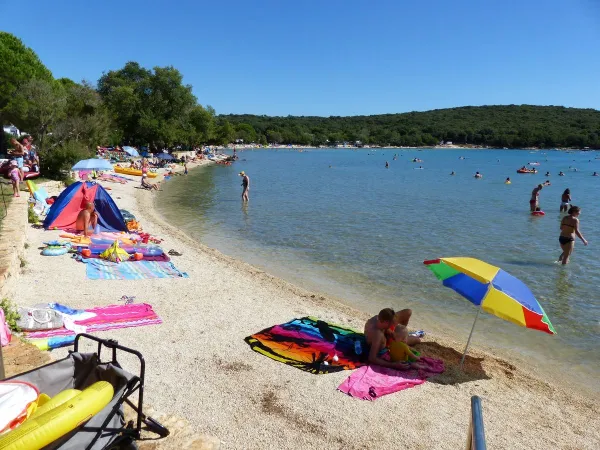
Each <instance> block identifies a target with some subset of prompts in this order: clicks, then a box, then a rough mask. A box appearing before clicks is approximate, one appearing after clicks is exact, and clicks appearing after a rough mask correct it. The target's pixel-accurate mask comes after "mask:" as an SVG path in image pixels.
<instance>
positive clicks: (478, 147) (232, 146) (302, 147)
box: [217, 144, 600, 152]
mask: <svg viewBox="0 0 600 450" xmlns="http://www.w3.org/2000/svg"><path fill="white" fill-rule="evenodd" d="M217 148H219V149H224V150H228V149H231V150H232V149H235V150H246V149H248V150H255V149H259V150H260V149H265V150H287V149H298V150H305V149H319V150H326V149H327V150H393V149H398V150H459V149H463V150H529V151H544V150H545V151H578V152H595V151H600V149H590V148H575V147H560V148H559V147H555V148H541V147H503V148H500V147H486V146H481V145H456V144H447V145H446V144H444V145H433V146H432V145H424V146H421V147H402V146H401V147H394V146H385V147H380V146H372V147H371V146H362V147H356V146H350V145H347V146H324V145H320V146H317V147H315V146H314V145H296V144H288V145H283V144H282V145H256V144H250V145H244V144H230V145H228V146H219V147H217Z"/></svg>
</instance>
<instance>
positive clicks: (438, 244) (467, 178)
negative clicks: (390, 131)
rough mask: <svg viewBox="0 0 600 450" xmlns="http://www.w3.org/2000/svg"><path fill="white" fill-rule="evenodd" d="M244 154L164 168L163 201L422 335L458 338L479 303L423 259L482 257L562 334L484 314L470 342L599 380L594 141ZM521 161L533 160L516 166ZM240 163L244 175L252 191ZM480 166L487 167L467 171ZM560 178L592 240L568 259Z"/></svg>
mask: <svg viewBox="0 0 600 450" xmlns="http://www.w3.org/2000/svg"><path fill="white" fill-rule="evenodd" d="M238 155H239V160H238V161H237V162H235V163H234V164H233V165H231V166H221V165H210V166H204V167H201V168H198V169H194V170H192V171H190V173H189V175H187V176H180V177H174V178H173V179H171V180H169V181H167V182H166V183H165V184H164V191H162V192H160V193H159V194H158V195H159V197H158V201H157V206H158V210H159V213H160V214H161V215H162V216H163V217H164V218H165V219H166V220H167V221H168V222H170V223H171V224H173V225H175V226H177V227H179V228H180V229H182V230H183V231H185V232H186V233H187V234H188V235H190V236H191V237H193V238H194V239H197V240H199V241H201V242H202V243H204V244H206V245H208V246H210V247H213V248H216V249H218V250H220V251H221V252H223V253H225V254H227V255H230V256H232V257H235V258H239V259H241V260H244V261H246V262H249V263H251V264H253V265H256V266H258V267H261V268H263V269H265V270H266V271H268V272H270V273H272V274H274V275H276V276H279V277H281V278H284V279H287V280H289V281H291V282H293V283H295V284H297V285H300V286H303V287H305V288H307V289H310V290H316V291H318V292H322V293H326V294H328V295H331V296H333V297H336V298H338V299H341V300H342V301H344V302H346V303H348V304H350V305H352V306H354V307H356V308H359V309H361V310H364V311H368V312H371V313H373V314H375V313H377V312H378V311H379V309H381V308H382V307H392V308H394V309H401V308H407V307H408V308H412V309H413V317H418V323H419V325H420V326H421V327H422V328H424V329H425V331H426V332H428V333H430V335H432V336H435V334H438V333H439V334H444V335H450V336H452V337H453V338H454V339H456V340H457V341H458V342H465V343H466V341H467V337H468V335H469V332H470V330H471V326H472V325H473V320H474V318H475V315H476V312H477V308H476V307H475V306H474V305H473V304H471V303H469V302H468V301H466V300H464V299H463V298H462V297H461V296H460V295H459V294H457V293H455V292H454V291H452V290H450V289H448V288H445V287H443V286H442V285H441V283H440V282H439V281H438V280H437V279H436V278H435V277H434V275H433V274H432V273H431V272H430V271H429V270H428V269H427V268H426V267H425V266H424V264H423V261H424V260H429V259H435V258H438V257H450V256H469V257H474V258H478V259H481V260H484V261H486V262H488V263H490V264H493V265H496V266H498V267H501V268H502V269H504V270H505V271H507V272H509V273H511V274H512V275H514V276H516V277H518V278H520V279H521V280H522V281H523V282H525V283H526V284H527V285H528V286H529V287H530V289H531V290H532V292H533V293H534V295H535V296H536V298H537V299H538V301H539V302H540V304H541V305H542V307H543V308H544V310H545V311H546V314H547V315H548V317H549V319H550V321H551V322H552V324H553V325H554V327H555V329H556V331H557V334H556V335H554V336H553V335H549V334H546V333H542V332H539V331H535V330H529V329H525V328H521V327H519V326H517V325H515V324H512V323H509V322H506V321H504V320H501V319H499V318H497V317H494V316H490V315H488V314H482V315H481V316H480V317H479V319H478V322H477V325H476V327H475V329H474V333H473V339H472V345H475V346H477V347H480V348H484V349H490V350H492V351H494V352H495V353H497V354H500V355H503V356H505V357H507V358H509V359H510V358H514V359H515V360H519V361H526V363H528V364H530V365H531V367H532V369H534V370H536V371H537V370H544V369H545V370H546V373H548V374H551V373H554V374H556V373H557V372H560V373H562V374H564V375H565V377H566V376H568V379H569V382H570V383H577V384H580V385H581V386H585V387H586V388H588V389H591V390H592V391H594V392H600V384H599V383H597V380H598V379H599V376H600V288H599V286H600V260H599V259H598V254H599V251H600V204H599V202H598V200H599V196H598V193H599V192H600V177H594V176H592V174H593V172H594V171H597V172H600V152H594V151H586V152H584V151H557V150H539V151H530V150H466V149H418V150H417V149H412V150H411V149H399V148H397V149H394V148H386V149H301V150H299V149H278V150H274V149H269V150H265V149H260V150H244V151H238ZM415 159H419V160H422V162H413V161H414V160H415ZM386 162H387V163H388V164H389V168H386V167H385V164H386ZM529 163H539V165H536V166H529V165H528V164H529ZM524 165H528V167H536V168H537V169H538V171H539V172H538V173H537V174H517V172H516V170H517V169H518V168H520V167H522V166H524ZM242 170H243V171H245V172H246V173H247V174H248V175H249V177H250V201H249V202H248V203H247V204H244V203H242V201H241V190H242V188H241V177H240V176H239V175H238V174H239V172H240V171H242ZM477 171H479V172H480V173H481V174H482V175H483V178H481V179H476V178H474V174H475V172H477ZM560 171H562V172H564V174H565V175H564V176H558V174H559V172H560ZM451 172H455V175H451ZM546 172H550V175H548V176H546ZM507 177H510V180H511V184H506V183H505V180H506V178H507ZM546 180H549V181H550V183H551V185H550V186H546V187H544V188H543V189H542V191H541V193H540V206H541V208H542V210H544V211H545V213H546V215H545V216H543V217H535V216H532V215H531V214H530V212H529V199H530V196H531V191H532V189H533V188H534V187H535V186H536V185H537V184H540V183H543V182H544V181H546ZM567 188H569V189H570V191H571V196H572V199H573V204H574V205H577V206H580V207H581V208H582V213H581V216H580V223H581V232H582V233H583V235H584V236H585V238H586V239H587V240H588V241H589V245H588V246H587V247H585V246H584V245H583V243H582V242H581V241H579V240H577V242H576V244H575V251H574V254H573V256H572V260H571V262H570V264H568V265H567V266H562V265H560V264H557V263H556V260H557V258H558V256H559V254H560V247H559V243H558V236H559V224H560V220H561V218H562V217H563V215H562V214H560V213H559V206H560V200H561V194H562V193H563V191H564V190H565V189H567ZM290 319H291V318H290ZM557 369H559V370H557Z"/></svg>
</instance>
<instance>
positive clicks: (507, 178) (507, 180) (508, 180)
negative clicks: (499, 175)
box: [504, 177, 512, 184]
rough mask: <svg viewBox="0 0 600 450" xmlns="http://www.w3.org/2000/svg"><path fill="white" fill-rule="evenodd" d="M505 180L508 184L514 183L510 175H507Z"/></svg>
mask: <svg viewBox="0 0 600 450" xmlns="http://www.w3.org/2000/svg"><path fill="white" fill-rule="evenodd" d="M504 182H505V183H506V184H510V183H512V181H510V177H506V180H504Z"/></svg>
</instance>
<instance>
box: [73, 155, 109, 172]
mask: <svg viewBox="0 0 600 450" xmlns="http://www.w3.org/2000/svg"><path fill="white" fill-rule="evenodd" d="M112 168H113V166H112V164H111V163H109V162H108V161H107V160H105V159H99V158H94V159H84V160H82V161H79V162H78V163H77V164H75V165H74V166H73V168H72V170H75V171H77V170H112Z"/></svg>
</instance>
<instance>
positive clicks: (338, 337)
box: [244, 317, 367, 374]
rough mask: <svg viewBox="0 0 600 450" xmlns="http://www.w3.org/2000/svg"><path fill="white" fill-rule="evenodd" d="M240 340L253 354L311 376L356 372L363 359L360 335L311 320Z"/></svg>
mask: <svg viewBox="0 0 600 450" xmlns="http://www.w3.org/2000/svg"><path fill="white" fill-rule="evenodd" d="M244 340H245V341H246V343H247V344H248V345H250V348H252V350H254V351H255V352H258V353H261V354H263V355H265V356H267V357H269V358H271V359H273V360H275V361H279V362H282V363H284V364H287V365H289V366H292V367H296V368H298V369H300V370H304V371H305V372H310V373H313V374H325V373H332V372H339V371H342V370H352V369H356V368H357V367H360V366H362V365H363V364H364V361H363V359H364V358H366V356H367V355H366V345H365V336H364V334H363V333H358V332H357V331H354V330H352V329H349V328H344V327H341V326H339V325H334V324H329V323H326V322H323V321H321V320H318V319H316V318H313V317H303V318H301V319H294V320H292V321H290V322H287V323H284V324H282V325H274V326H272V327H270V328H267V329H265V330H262V331H261V332H259V333H256V334H253V335H252V336H248V337H247V338H246V339H244ZM357 341H358V342H359V343H360V347H361V349H362V352H361V354H360V355H357V354H356V352H355V345H356V342H357Z"/></svg>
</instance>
